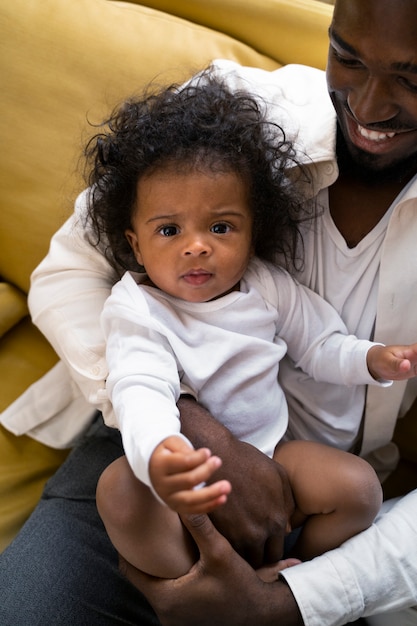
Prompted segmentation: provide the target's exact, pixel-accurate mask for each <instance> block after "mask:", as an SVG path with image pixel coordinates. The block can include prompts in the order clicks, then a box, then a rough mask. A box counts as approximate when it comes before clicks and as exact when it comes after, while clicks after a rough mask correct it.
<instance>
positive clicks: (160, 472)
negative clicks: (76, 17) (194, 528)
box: [149, 436, 231, 514]
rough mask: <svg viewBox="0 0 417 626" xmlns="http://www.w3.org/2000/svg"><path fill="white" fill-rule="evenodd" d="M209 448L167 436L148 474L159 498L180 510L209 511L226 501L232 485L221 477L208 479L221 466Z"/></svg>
mask: <svg viewBox="0 0 417 626" xmlns="http://www.w3.org/2000/svg"><path fill="white" fill-rule="evenodd" d="M221 464H222V462H221V459H219V458H218V457H216V456H212V454H211V452H210V450H209V449H208V448H200V449H199V450H193V448H192V447H191V446H190V445H189V443H187V442H186V441H184V439H182V438H181V437H176V436H172V437H167V438H166V439H164V441H162V442H161V443H160V444H159V445H158V446H156V448H155V450H154V451H153V453H152V456H151V459H150V463H149V475H150V478H151V480H152V485H153V487H154V489H155V491H156V492H157V494H158V495H159V497H160V498H162V500H163V501H164V502H165V504H167V505H168V506H169V507H170V508H171V509H173V510H174V511H177V513H183V514H184V513H187V514H190V513H208V512H210V511H212V510H213V509H215V508H216V507H218V506H220V505H222V504H224V503H225V502H226V500H227V496H228V494H229V493H230V490H231V486H230V483H229V482H228V481H226V480H220V481H218V482H215V483H213V484H211V485H209V486H201V487H199V488H197V489H195V488H196V487H198V486H199V485H202V484H203V483H205V482H206V481H207V480H208V479H209V478H210V477H211V476H212V475H213V473H214V472H215V471H216V470H217V469H218V468H219V467H220V466H221Z"/></svg>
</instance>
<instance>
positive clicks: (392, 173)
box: [336, 124, 417, 185]
mask: <svg viewBox="0 0 417 626" xmlns="http://www.w3.org/2000/svg"><path fill="white" fill-rule="evenodd" d="M352 153H354V155H355V157H356V158H354V156H353V154H352ZM336 154H337V164H338V166H339V170H340V171H341V172H349V174H350V175H352V176H353V177H354V178H355V179H357V180H359V181H361V182H364V183H367V184H368V185H377V184H381V183H387V182H399V183H400V182H404V183H405V182H406V181H407V180H409V179H410V178H411V177H412V176H413V175H414V174H415V173H416V171H417V155H415V154H412V155H410V156H409V157H406V158H405V159H403V160H402V161H396V162H395V163H393V164H392V165H388V166H385V167H383V168H381V167H379V166H378V155H375V154H370V153H369V152H365V151H364V150H360V148H357V147H356V146H352V151H350V150H349V149H348V147H347V144H346V141H345V138H344V136H343V133H342V131H341V129H340V126H339V124H338V125H337V138H336Z"/></svg>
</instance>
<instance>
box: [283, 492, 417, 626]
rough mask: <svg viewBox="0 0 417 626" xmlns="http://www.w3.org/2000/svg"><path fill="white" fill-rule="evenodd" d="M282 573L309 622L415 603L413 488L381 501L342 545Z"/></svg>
mask: <svg viewBox="0 0 417 626" xmlns="http://www.w3.org/2000/svg"><path fill="white" fill-rule="evenodd" d="M389 507H390V508H389ZM387 509H388V510H387ZM282 576H284V577H285V579H286V581H287V583H288V585H289V586H290V587H291V590H292V592H293V593H294V596H295V597H296V598H297V602H298V603H299V606H300V610H301V613H302V615H303V618H304V621H305V623H306V624H308V626H340V625H342V624H346V623H347V622H351V621H354V620H356V619H358V618H359V617H366V616H368V615H375V614H378V613H387V612H390V611H395V610H399V609H404V608H406V607H410V606H413V605H417V490H414V491H412V492H411V493H409V494H408V495H407V496H405V497H404V498H401V499H400V500H398V501H388V502H385V503H384V505H383V508H382V510H381V513H380V514H379V515H378V517H377V519H376V521H375V523H374V524H373V525H372V526H371V527H370V528H368V529H367V530H365V531H364V532H362V533H360V534H359V535H356V536H355V537H352V538H351V539H349V540H348V541H346V542H345V543H344V544H343V545H342V546H341V547H340V548H336V549H335V550H332V551H331V552H328V553H327V554H324V555H322V556H320V557H317V558H316V559H314V560H313V561H309V562H306V563H303V564H302V565H297V567H293V568H289V569H286V570H284V571H283V572H282Z"/></svg>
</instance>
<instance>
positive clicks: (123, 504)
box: [97, 456, 198, 578]
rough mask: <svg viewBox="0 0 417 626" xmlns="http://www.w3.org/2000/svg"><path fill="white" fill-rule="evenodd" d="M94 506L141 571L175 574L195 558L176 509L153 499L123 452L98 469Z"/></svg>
mask: <svg viewBox="0 0 417 626" xmlns="http://www.w3.org/2000/svg"><path fill="white" fill-rule="evenodd" d="M97 509H98V512H99V514H100V516H101V519H102V520H103V523H104V525H105V527H106V530H107V534H108V535H109V537H110V540H111V542H112V543H113V545H114V547H115V548H116V550H117V551H118V552H119V554H121V555H122V556H123V558H124V559H126V561H128V562H129V563H131V564H132V565H134V566H135V567H137V568H138V569H140V570H142V571H143V572H146V573H148V574H152V575H153V576H158V577H160V578H178V577H179V576H181V575H183V574H185V573H186V572H188V570H189V569H190V568H191V566H192V564H193V563H194V562H195V561H196V559H197V558H198V556H197V554H196V548H195V546H194V543H193V542H192V540H191V537H190V535H189V534H188V532H187V531H186V530H185V528H184V526H183V525H182V523H181V520H180V518H179V517H178V515H177V513H175V512H174V511H172V510H171V509H170V508H169V507H167V506H164V505H162V504H160V503H159V502H158V501H157V500H156V498H155V497H154V496H153V494H152V492H151V491H150V489H149V488H148V487H147V486H146V485H144V484H143V483H141V482H140V481H139V480H138V479H137V478H136V476H135V475H134V474H133V472H132V470H131V468H130V466H129V463H128V462H127V459H126V457H125V456H123V457H120V458H119V459H117V460H116V461H114V462H113V463H112V464H111V465H109V466H108V467H107V468H106V469H105V470H104V472H103V473H102V475H101V477H100V479H99V481H98V485H97Z"/></svg>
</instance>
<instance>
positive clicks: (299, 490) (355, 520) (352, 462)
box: [274, 441, 382, 559]
mask: <svg viewBox="0 0 417 626" xmlns="http://www.w3.org/2000/svg"><path fill="white" fill-rule="evenodd" d="M274 460H276V461H277V462H278V463H281V465H283V466H284V467H285V469H286V470H287V472H288V477H289V481H290V484H291V487H292V489H293V493H294V499H295V502H296V509H297V510H296V512H295V514H294V516H293V519H292V520H291V522H292V525H293V528H296V527H297V526H299V525H301V524H302V523H303V522H305V523H304V526H303V529H302V531H301V534H300V537H299V539H298V541H297V543H296V545H295V548H294V550H293V552H294V556H297V557H299V558H301V559H311V558H313V557H314V556H317V555H318V554H322V553H323V552H326V551H327V550H330V549H332V548H335V547H337V546H339V545H340V544H341V543H343V542H344V541H346V539H349V537H352V536H353V535H356V534H357V533H358V532H360V531H362V530H365V528H368V526H370V525H371V524H372V521H373V519H374V518H375V516H376V514H377V512H378V510H379V508H380V506H381V502H382V490H381V485H380V483H379V481H378V478H377V476H376V474H375V471H374V470H373V468H372V467H371V466H370V465H369V463H367V462H366V461H364V460H363V459H361V458H359V457H357V456H355V455H353V454H350V453H348V452H342V451H341V450H337V449H335V448H331V447H329V446H325V445H323V444H319V443H315V442H313V441H289V442H286V443H282V444H279V445H278V446H277V448H276V450H275V453H274Z"/></svg>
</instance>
